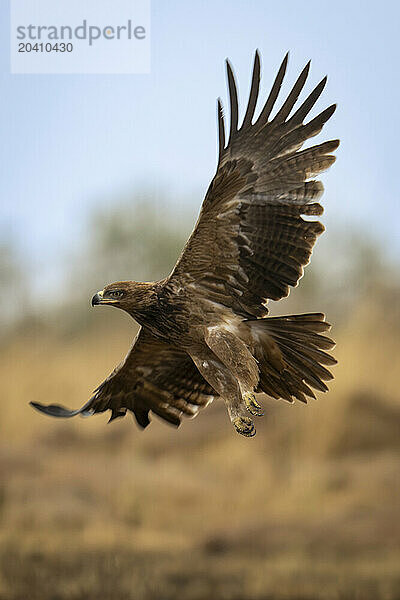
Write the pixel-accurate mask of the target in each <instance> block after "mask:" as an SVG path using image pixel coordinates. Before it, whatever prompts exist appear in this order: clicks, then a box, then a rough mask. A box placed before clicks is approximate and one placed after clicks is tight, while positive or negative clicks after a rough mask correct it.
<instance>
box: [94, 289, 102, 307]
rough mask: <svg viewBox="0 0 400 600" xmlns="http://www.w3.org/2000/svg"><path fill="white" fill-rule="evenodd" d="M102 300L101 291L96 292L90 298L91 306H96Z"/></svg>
mask: <svg viewBox="0 0 400 600" xmlns="http://www.w3.org/2000/svg"><path fill="white" fill-rule="evenodd" d="M102 300H103V292H102V291H101V292H97V294H95V295H94V296H93V298H92V306H97V304H101V303H102Z"/></svg>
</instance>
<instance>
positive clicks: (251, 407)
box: [243, 392, 264, 417]
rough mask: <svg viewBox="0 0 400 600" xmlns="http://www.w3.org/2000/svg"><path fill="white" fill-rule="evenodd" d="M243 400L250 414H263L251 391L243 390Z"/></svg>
mask: <svg viewBox="0 0 400 600" xmlns="http://www.w3.org/2000/svg"><path fill="white" fill-rule="evenodd" d="M243 400H244V402H245V404H246V408H247V410H248V411H249V413H250V414H252V415H254V416H255V417H262V416H264V411H263V409H262V406H261V405H260V404H259V403H258V402H257V399H256V396H255V394H253V392H245V393H244V394H243Z"/></svg>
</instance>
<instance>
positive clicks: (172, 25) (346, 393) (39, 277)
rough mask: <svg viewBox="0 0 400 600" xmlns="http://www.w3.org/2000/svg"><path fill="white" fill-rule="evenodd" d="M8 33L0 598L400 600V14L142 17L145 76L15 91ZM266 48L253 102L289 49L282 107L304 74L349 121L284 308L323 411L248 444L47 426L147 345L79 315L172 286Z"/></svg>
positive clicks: (102, 319)
mask: <svg viewBox="0 0 400 600" xmlns="http://www.w3.org/2000/svg"><path fill="white" fill-rule="evenodd" d="M0 13H1V19H0V32H1V36H0V40H1V41H0V47H1V52H0V67H1V72H0V79H1V89H2V93H1V96H0V109H1V110H0V129H1V132H2V139H3V144H2V145H1V147H0V173H1V181H2V196H3V199H2V202H1V206H0V235H1V238H0V289H1V294H0V326H1V331H0V381H1V392H2V393H1V436H0V599H1V600H5V599H7V600H9V599H10V600H22V599H23V600H25V599H26V598H30V599H31V600H36V599H37V600H47V599H52V600H66V599H69V600H91V599H94V598H96V599H97V598H99V597H100V598H104V599H105V600H107V599H110V600H113V599H122V600H124V599H134V600H142V599H143V600H161V599H162V600H164V599H165V600H169V599H171V600H172V599H175V598H179V599H180V600H207V599H212V600H220V599H221V600H222V599H224V600H239V599H240V600H250V599H254V600H272V599H277V600H281V599H282V600H283V599H296V600H320V599H321V600H325V599H326V600H330V599H332V600H334V599H335V600H337V599H346V600H347V599H360V600H369V599H374V600H377V599H380V598H382V599H384V600H396V599H399V598H400V571H399V565H400V519H399V492H400V489H399V468H400V458H399V456H400V454H399V450H400V437H399V419H400V404H399V395H400V394H399V382H398V379H399V373H400V364H399V363H400V356H399V355H400V348H399V330H400V321H399V297H400V280H399V263H400V240H399V235H398V230H399V225H398V224H399V203H398V177H397V171H398V165H397V135H398V132H399V131H398V129H399V128H398V125H399V119H398V106H399V100H400V98H399V95H400V94H399V84H398V80H397V78H396V77H395V76H394V75H395V73H396V70H397V65H398V60H399V52H398V43H397V38H398V35H397V28H398V18H399V16H400V15H399V9H398V5H397V4H396V3H391V2H386V1H384V2H381V3H379V5H378V4H377V3H375V2H365V1H364V2H356V1H353V2H351V3H347V2H343V1H338V2H336V3H330V2H325V1H323V2H320V1H319V2H316V1H314V0H311V1H307V3H306V4H304V3H303V4H301V3H297V2H294V1H293V0H290V1H289V2H286V3H284V4H278V3H276V2H269V1H261V0H259V1H247V2H245V1H244V0H243V1H241V0H236V1H233V2H223V1H221V0H217V1H216V2H211V1H204V2H201V1H199V0H195V1H193V2H190V3H185V2H183V1H179V2H174V1H172V2H168V3H166V2H162V1H161V0H153V2H152V70H151V74H150V75H137V76H132V75H130V76H93V75H92V76H84V75H79V76H78V75H76V76H73V75H66V76H61V75H59V76H44V75H42V76H28V75H19V76H18V75H10V74H9V51H8V35H9V33H8V19H9V7H8V6H7V3H6V2H4V3H2V4H1V6H0ZM256 47H258V48H259V49H260V51H261V55H262V75H263V79H262V90H263V92H264V94H266V93H267V90H268V88H269V86H270V85H271V83H272V80H273V77H274V76H275V73H276V70H277V68H278V66H279V64H280V62H281V60H282V57H283V55H284V54H285V52H286V51H287V50H290V51H291V56H290V66H289V69H288V74H287V78H286V82H285V86H284V89H283V94H282V97H283V95H284V93H285V92H287V91H288V90H289V89H290V85H291V84H292V83H293V81H294V80H295V78H296V76H297V74H298V72H299V71H300V69H301V68H302V66H303V65H304V63H305V62H306V61H307V60H308V59H309V58H311V59H312V70H311V75H310V81H309V83H308V85H307V90H306V91H310V90H311V89H312V86H313V85H315V84H316V83H317V82H318V81H319V80H320V79H321V78H322V77H323V76H324V75H325V73H328V75H329V81H328V86H327V89H326V91H325V92H324V94H323V96H322V99H321V100H320V101H319V103H318V105H317V107H316V109H315V110H316V111H320V110H322V109H323V108H325V107H326V106H328V105H329V104H330V103H332V102H334V101H337V102H338V105H339V106H338V110H337V113H336V114H335V116H334V117H333V118H332V119H331V121H330V122H329V123H328V124H327V126H326V128H325V130H324V136H323V137H324V139H329V138H330V137H334V138H336V137H340V138H341V140H342V144H341V146H340V148H339V150H338V152H337V155H338V160H337V163H336V164H335V166H334V167H333V168H332V169H331V170H330V172H329V173H327V174H324V175H323V177H322V180H323V182H324V184H325V188H326V192H325V195H324V197H323V204H324V206H325V215H324V217H323V222H324V224H325V225H326V227H327V231H326V233H325V234H324V235H323V236H322V238H320V240H319V241H318V242H317V246H316V249H315V251H314V255H313V259H312V264H311V265H310V266H309V267H308V268H307V269H306V274H305V276H304V278H303V279H302V281H301V284H300V286H299V287H298V289H296V290H294V291H292V294H291V295H290V297H289V298H288V299H287V300H284V301H282V302H280V303H279V304H274V303H272V304H271V314H274V315H277V314H285V313H286V312H311V311H324V312H325V313H326V314H327V318H328V320H329V321H330V322H331V323H333V324H334V326H333V329H332V333H331V335H332V337H333V338H334V339H336V341H337V347H336V349H335V351H334V353H335V356H336V357H337V358H338V360H339V364H338V365H337V367H335V369H334V374H335V380H334V381H333V382H332V385H331V391H330V392H329V393H328V394H326V395H323V394H320V395H319V398H318V400H317V401H313V402H310V403H309V405H308V406H303V405H299V404H295V405H289V404H285V403H284V402H282V401H280V402H277V401H275V400H272V399H269V398H264V399H263V401H264V405H265V409H266V416H265V417H264V418H263V419H260V420H259V421H258V422H257V430H258V434H257V436H256V437H255V438H254V439H251V440H248V439H243V438H241V437H239V436H237V435H236V434H235V433H234V432H233V430H232V427H231V426H230V423H229V421H228V418H227V415H226V412H225V408H224V407H223V406H222V404H221V405H218V403H215V404H214V405H211V406H210V407H209V408H208V409H207V410H206V411H204V412H203V413H201V414H200V415H199V416H198V418H196V419H195V420H193V421H186V422H184V424H183V425H182V427H181V428H180V429H178V430H175V429H174V428H171V427H169V426H168V425H166V424H164V423H161V422H159V421H158V420H157V418H155V417H154V418H153V422H152V424H151V426H150V427H149V428H148V429H147V430H146V431H144V432H141V431H139V430H138V429H137V427H136V426H135V425H134V424H133V422H132V420H131V419H130V417H126V418H125V419H122V420H118V421H116V422H114V423H112V424H111V425H106V421H107V418H106V416H105V415H100V416H96V417H93V418H91V419H86V420H85V419H76V420H75V419H74V420H71V421H57V420H52V419H48V418H46V417H44V416H41V415H39V414H38V413H35V412H34V411H33V410H32V409H31V408H30V407H29V405H28V402H29V401H36V402H44V403H49V402H57V403H61V404H65V405H67V406H70V407H78V406H80V405H82V404H83V403H84V402H85V401H86V399H87V398H88V397H89V395H90V393H91V390H93V389H94V388H95V387H96V386H97V385H98V384H99V383H100V382H101V381H102V380H103V379H104V378H105V376H106V375H107V374H108V373H109V372H110V371H111V370H112V369H113V368H114V366H115V365H116V364H117V363H118V362H119V361H120V360H121V358H122V356H123V355H124V354H125V353H126V352H127V350H128V348H129V346H130V343H131V340H132V338H133V336H134V335H135V333H136V325H135V323H134V322H133V321H132V320H131V319H129V317H128V316H127V315H125V314H123V313H122V312H119V311H113V310H111V309H103V310H96V311H93V310H92V309H91V307H90V306H89V302H90V298H91V296H92V294H93V293H94V292H95V291H96V290H98V289H101V288H103V286H104V285H105V284H106V283H108V282H110V281H114V280H119V279H137V280H151V279H156V278H160V277H163V276H165V275H166V274H167V273H168V272H169V271H170V269H171V267H172V266H173V264H174V262H175V260H176V257H177V256H178V254H179V252H180V250H181V248H182V246H183V244H184V242H185V240H186V238H187V236H188V235H189V233H190V231H191V229H192V226H193V223H194V220H195V218H196V215H197V212H198V210H199V207H200V203H201V200H202V197H203V195H204V193H205V191H206V188H207V186H208V184H209V181H210V180H211V177H212V176H213V173H214V169H215V165H216V116H215V100H216V97H217V96H218V95H221V96H222V98H223V100H224V102H225V106H226V105H227V102H226V87H225V74H224V59H225V57H226V56H229V58H230V59H231V60H232V62H233V65H234V67H235V71H236V76H237V80H238V84H239V90H240V92H241V99H242V102H241V107H242V110H243V107H244V102H245V98H246V96H247V93H248V89H249V79H250V73H251V63H252V58H253V53H254V50H255V48H256ZM313 114H316V112H314V113H313ZM318 139H319V141H321V140H322V136H320V137H319V138H318ZM395 161H396V162H395Z"/></svg>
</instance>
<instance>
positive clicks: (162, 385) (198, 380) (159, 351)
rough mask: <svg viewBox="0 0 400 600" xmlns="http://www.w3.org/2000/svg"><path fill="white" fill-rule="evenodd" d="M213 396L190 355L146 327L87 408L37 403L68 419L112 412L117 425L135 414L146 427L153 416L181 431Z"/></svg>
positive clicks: (96, 392) (138, 421)
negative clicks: (186, 419) (118, 420)
mask: <svg viewBox="0 0 400 600" xmlns="http://www.w3.org/2000/svg"><path fill="white" fill-rule="evenodd" d="M213 394H214V392H213V389H212V388H211V387H210V386H209V385H208V383H207V382H206V381H205V380H204V379H203V377H202V375H201V374H200V373H199V371H198V370H197V368H196V367H195V365H194V363H193V361H192V359H191V358H190V357H189V355H188V354H186V353H185V352H183V351H181V350H179V349H177V348H173V347H172V346H169V345H168V344H165V343H164V342H160V341H159V340H157V339H155V338H154V337H153V336H152V334H151V333H150V332H149V331H148V330H147V329H145V328H142V329H141V330H140V331H139V334H138V335H137V337H136V339H135V341H134V344H133V346H132V348H131V350H130V352H129V354H128V355H127V357H126V358H125V360H124V361H123V362H122V363H121V364H120V365H119V366H118V367H117V368H116V369H115V370H114V371H113V372H112V373H111V375H110V376H109V377H108V378H107V379H106V380H105V381H103V383H102V384H100V385H99V387H98V388H97V389H96V390H95V391H94V394H93V396H92V398H91V399H90V400H89V401H88V402H86V404H85V405H84V406H83V407H82V408H79V409H77V410H68V409H66V408H64V407H62V406H59V405H57V404H51V405H49V406H45V405H43V404H39V403H34V402H32V403H31V404H32V406H33V407H34V408H36V409H37V410H39V411H41V412H43V413H45V414H47V415H50V416H52V417H63V418H68V417H73V416H75V415H78V414H81V415H92V414H95V413H102V412H105V411H106V410H110V411H111V416H110V419H109V421H112V420H114V419H116V418H118V417H123V416H124V415H125V414H126V412H127V411H131V412H132V413H133V414H134V416H135V418H136V421H137V423H138V424H139V425H140V426H141V427H146V426H147V425H148V424H149V423H150V419H149V411H152V412H153V413H154V414H156V415H158V416H160V417H161V418H163V419H165V420H166V421H168V422H169V423H172V424H173V425H176V426H178V425H179V424H180V422H181V417H182V416H183V415H186V416H189V417H193V416H195V415H196V414H197V412H198V410H199V409H200V408H201V407H203V406H206V405H207V404H208V403H209V402H210V401H211V400H212V398H213Z"/></svg>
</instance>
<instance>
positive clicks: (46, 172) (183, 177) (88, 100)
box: [0, 0, 400, 286]
mask: <svg viewBox="0 0 400 600" xmlns="http://www.w3.org/2000/svg"><path fill="white" fill-rule="evenodd" d="M101 1H105V0H99V2H101ZM151 12H152V31H151V40H152V51H151V53H152V56H151V63H152V67H151V74H150V75H11V74H10V72H9V71H10V69H9V48H8V44H9V4H8V2H6V1H4V0H0V17H1V18H0V34H1V35H0V48H1V51H0V86H1V94H0V130H1V132H2V140H3V143H2V144H1V147H0V172H1V181H2V202H1V206H0V234H1V236H2V238H3V239H7V238H8V239H11V240H12V241H14V242H15V243H16V244H17V247H18V249H19V252H20V254H21V255H22V256H23V257H24V258H26V260H29V263H30V265H31V268H32V269H33V272H34V274H35V279H36V281H37V283H38V285H39V286H41V285H42V284H43V285H44V286H47V285H55V284H56V283H57V282H56V280H55V278H54V277H53V276H52V274H53V275H54V273H55V272H56V271H57V269H58V266H59V264H61V261H62V260H63V259H64V258H65V256H66V255H68V253H69V252H70V251H71V249H72V248H75V247H77V246H79V244H80V243H81V240H82V236H84V235H85V224H86V222H87V217H88V214H89V213H90V211H91V209H92V208H93V206H95V205H96V204H97V205H98V204H99V203H100V204H102V205H107V203H109V202H110V201H112V200H113V199H115V197H116V196H118V194H127V193H134V191H135V189H138V190H139V189H143V187H150V188H151V189H153V190H154V193H155V194H158V193H160V190H164V189H165V190H166V192H167V194H168V196H169V197H170V198H171V211H172V210H180V208H181V205H182V203H184V202H185V198H186V199H187V200H186V202H188V203H190V208H191V210H192V211H193V215H195V214H196V212H197V210H198V208H199V206H200V203H201V200H202V197H203V194H204V192H205V190H206V188H207V186H208V183H209V181H210V178H211V177H212V175H213V172H214V169H215V164H216V115H215V103H216V98H217V97H218V96H219V95H220V96H222V98H223V100H225V105H226V81H225V71H224V59H225V58H226V57H229V58H230V59H231V61H232V63H233V65H234V68H235V72H236V76H237V80H238V83H239V89H240V92H239V93H240V98H241V99H242V102H241V107H242V110H243V106H244V101H245V98H246V96H247V93H248V89H249V78H250V73H251V63H252V59H253V53H254V50H255V48H257V47H258V48H259V49H260V51H261V55H262V77H263V78H262V90H263V91H264V93H266V92H267V90H268V88H269V86H270V84H271V82H272V80H273V77H274V75H275V72H276V69H277V68H278V66H279V64H280V62H281V60H282V57H283V56H284V54H285V53H286V51H287V50H290V64H289V69H288V74H287V81H286V87H285V88H284V90H288V89H289V85H290V83H292V82H293V81H294V79H295V78H296V76H297V74H298V72H299V70H300V69H301V68H302V67H303V66H304V64H305V62H307V60H308V59H310V58H311V59H312V65H311V76H310V78H309V83H308V87H307V90H310V89H312V86H313V85H315V84H316V83H317V82H318V81H319V80H320V79H321V78H322V77H323V76H324V75H325V74H328V85H327V88H326V90H325V92H324V94H323V96H322V99H320V100H319V103H318V105H317V109H318V110H322V109H323V108H325V107H326V106H328V105H329V104H331V103H332V102H337V103H338V110H337V112H336V113H335V116H334V117H333V118H332V119H331V121H330V122H329V123H328V125H327V126H326V128H325V130H324V132H325V133H324V137H325V139H328V138H330V137H333V138H336V137H340V138H341V140H342V144H341V147H340V148H339V151H338V160H337V163H336V164H335V166H334V167H333V168H332V169H331V171H330V172H329V173H327V174H325V175H324V176H323V181H324V184H325V187H326V193H325V196H324V206H325V208H326V214H325V218H324V223H325V224H326V225H327V226H328V227H329V226H330V225H331V226H332V227H333V226H336V225H338V226H339V225H340V226H345V227H347V226H348V227H349V228H351V227H353V226H356V227H357V228H360V229H365V230H366V231H367V232H368V233H370V234H372V235H374V236H375V237H379V238H381V239H382V241H383V243H384V244H387V246H388V251H389V248H390V252H391V253H396V254H397V256H400V239H399V235H398V229H399V203H398V195H399V192H398V190H399V185H398V177H397V175H398V169H399V166H398V164H397V163H398V158H397V145H398V135H399V119H398V110H399V104H400V97H399V96H400V92H399V90H400V86H399V77H398V62H399V50H398V38H399V33H398V23H399V16H400V15H399V12H400V11H399V8H398V4H397V3H395V2H380V3H379V4H378V3H376V2H374V3H372V2H368V1H364V2H356V1H352V2H343V1H336V2H334V3H333V2H327V1H324V0H319V1H318V2H316V1H314V0H311V1H310V0H307V2H305V3H300V2H297V1H294V0H287V1H286V2H284V3H282V2H276V1H274V2H269V1H265V0H264V1H262V0H258V1H249V0H247V1H245V0H231V1H222V0H216V1H199V0H195V1H192V0H191V1H190V2H185V1H183V0H182V1H175V2H174V1H168V2H167V1H164V0H153V1H152V11H151ZM242 114H243V113H242ZM318 139H319V140H320V141H322V139H323V138H322V137H321V136H320V138H318Z"/></svg>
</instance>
